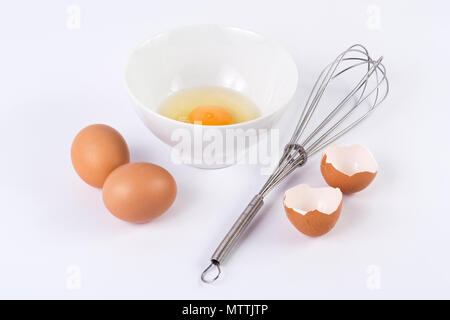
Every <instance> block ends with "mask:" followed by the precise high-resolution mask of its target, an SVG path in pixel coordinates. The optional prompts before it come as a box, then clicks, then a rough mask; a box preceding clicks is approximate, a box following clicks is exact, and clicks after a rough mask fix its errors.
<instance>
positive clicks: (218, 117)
mask: <svg viewBox="0 0 450 320" xmlns="http://www.w3.org/2000/svg"><path fill="white" fill-rule="evenodd" d="M125 78H126V84H127V87H128V91H129V94H130V96H131V98H132V100H133V102H134V107H135V110H136V111H137V113H138V115H139V117H140V118H141V120H142V121H143V122H144V124H145V125H146V126H147V128H148V129H149V130H150V131H151V132H153V134H154V135H155V136H157V137H158V138H159V139H160V140H161V141H163V142H164V143H166V144H168V145H169V146H172V147H174V148H177V147H178V146H179V145H180V140H181V139H187V137H186V136H189V138H190V139H191V141H190V142H191V144H192V145H193V144H194V139H195V138H196V137H198V131H199V130H200V129H201V130H202V134H204V135H207V136H209V137H211V136H213V137H214V138H215V139H225V137H226V134H227V130H228V132H229V131H230V130H243V131H244V132H246V131H247V130H249V129H252V130H256V131H257V130H258V129H271V128H272V127H273V125H274V123H275V122H276V121H277V120H278V119H279V117H280V116H281V114H282V113H283V111H284V110H285V107H286V106H287V104H288V103H289V102H290V100H291V99H292V97H293V95H294V93H295V91H296V89H297V81H298V71H297V66H296V64H295V62H294V60H293V58H292V57H291V55H290V54H289V53H288V52H287V51H286V50H284V49H283V48H282V47H280V46H279V45H278V44H276V43H274V42H273V41H270V40H268V39H266V38H264V37H263V36H261V35H259V34H257V33H255V32H252V31H248V30H243V29H239V28H234V27H226V26H218V25H194V26H188V27H182V28H178V29H175V30H172V31H169V32H166V33H162V34H159V35H157V36H155V37H153V38H151V39H150V40H147V41H145V42H144V43H143V44H141V45H140V46H139V47H137V48H136V49H135V51H134V52H133V53H132V54H131V56H130V58H129V61H128V65H127V68H126V74H125ZM208 131H210V132H209V133H208ZM196 132H197V135H196ZM241 132H242V131H241ZM205 140H208V139H207V138H206V139H205ZM221 144H222V145H223V146H226V147H224V148H223V149H221V150H217V149H216V150H215V152H214V153H213V159H209V160H208V161H204V160H202V159H198V158H195V156H194V154H193V152H192V153H191V154H189V152H188V153H185V154H183V155H181V156H180V158H181V159H182V162H183V163H187V164H191V165H194V166H196V167H201V168H220V167H225V166H228V165H230V164H233V163H230V162H229V161H227V160H225V159H228V158H227V156H228V155H229V154H230V149H229V146H228V144H227V142H226V141H222V142H221ZM197 147H198V145H197ZM248 147H250V144H246V145H245V147H244V148H243V150H237V152H236V159H237V158H238V153H239V152H245V150H246V149H248ZM209 148H210V147H209ZM206 149H208V143H203V144H202V145H201V146H200V150H201V153H202V155H203V154H204V152H206ZM233 150H234V147H233Z"/></svg>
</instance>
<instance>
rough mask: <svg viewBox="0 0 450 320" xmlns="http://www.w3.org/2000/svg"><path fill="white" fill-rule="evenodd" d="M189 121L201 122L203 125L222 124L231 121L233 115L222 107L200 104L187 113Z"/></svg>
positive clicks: (230, 122)
mask: <svg viewBox="0 0 450 320" xmlns="http://www.w3.org/2000/svg"><path fill="white" fill-rule="evenodd" d="M188 119H189V122H190V123H201V124H202V125H204V126H223V125H227V124H232V123H233V117H232V115H231V113H229V112H228V111H227V110H225V109H224V108H221V107H218V106H200V107H197V108H195V109H194V110H192V111H191V113H189V116H188Z"/></svg>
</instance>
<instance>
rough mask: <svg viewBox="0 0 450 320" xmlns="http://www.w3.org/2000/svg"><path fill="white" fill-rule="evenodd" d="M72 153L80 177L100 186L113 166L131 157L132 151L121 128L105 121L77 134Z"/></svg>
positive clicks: (95, 185)
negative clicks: (106, 123)
mask: <svg viewBox="0 0 450 320" xmlns="http://www.w3.org/2000/svg"><path fill="white" fill-rule="evenodd" d="M71 157H72V164H73V167H74V169H75V171H76V172H77V173H78V175H79V176H80V178H81V179H83V180H84V181H85V182H86V183H87V184H89V185H91V186H93V187H96V188H101V187H102V186H103V184H104V182H105V180H106V177H108V175H109V174H110V173H111V172H112V171H113V170H114V169H116V168H117V167H119V166H121V165H123V164H125V163H128V162H129V161H130V152H129V151H128V146H127V143H126V142H125V140H124V138H123V137H122V136H121V135H120V133H119V132H117V131H116V130H114V129H113V128H111V127H109V126H107V125H104V124H94V125H91V126H88V127H86V128H84V129H83V130H81V131H80V132H79V133H78V134H77V136H76V137H75V139H74V140H73V143H72V148H71Z"/></svg>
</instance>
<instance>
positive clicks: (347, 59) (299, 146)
mask: <svg viewBox="0 0 450 320" xmlns="http://www.w3.org/2000/svg"><path fill="white" fill-rule="evenodd" d="M382 59H383V57H380V58H379V59H378V60H373V59H372V58H371V57H370V55H369V52H368V51H367V49H366V48H365V47H364V46H362V45H359V44H357V45H353V46H351V47H350V48H348V49H347V50H345V51H344V52H342V53H341V54H340V55H338V56H337V58H336V59H335V60H334V61H333V62H332V63H331V64H329V65H328V66H327V67H325V69H324V70H323V71H322V72H321V74H320V76H319V78H318V79H317V81H316V83H315V84H314V87H313V89H312V91H311V94H310V95H309V97H308V101H307V102H306V105H305V108H304V109H303V111H302V114H301V116H300V121H299V122H298V124H297V127H296V128H295V130H294V133H293V134H292V137H291V140H290V141H289V143H288V144H287V145H286V147H285V148H284V152H283V155H282V157H281V159H280V161H279V164H278V166H277V167H276V169H275V170H274V172H273V173H272V174H271V175H270V177H269V178H268V180H267V182H266V183H265V184H264V185H263V187H262V188H261V190H260V191H259V192H258V194H257V195H255V196H254V197H253V199H252V200H251V201H250V203H249V204H248V206H247V207H246V208H245V210H244V211H243V212H242V214H241V215H240V216H239V218H238V219H237V220H236V222H235V223H234V224H233V226H232V227H231V229H230V231H229V232H228V233H227V235H226V236H225V238H224V239H223V240H222V242H221V243H220V244H219V246H218V247H217V249H216V251H214V253H213V255H212V256H211V264H210V265H209V266H208V267H207V268H206V269H205V270H204V271H203V273H202V276H201V279H202V281H203V282H207V283H210V282H213V281H215V280H216V279H217V278H218V277H219V275H220V272H221V270H220V264H221V263H222V262H223V261H224V259H225V257H226V256H227V255H228V253H229V252H230V250H231V249H232V248H233V247H234V245H235V244H236V242H237V240H238V238H239V236H240V235H241V234H242V233H243V232H244V231H245V229H246V227H247V226H248V225H249V223H250V222H251V221H252V219H253V218H254V217H255V215H256V213H257V212H258V211H259V209H260V208H261V207H262V205H263V203H264V201H263V200H264V197H265V196H266V195H267V194H268V193H269V192H270V191H271V190H273V189H274V188H275V187H276V186H277V185H278V184H279V183H280V182H281V181H282V180H283V179H284V178H286V177H287V176H288V175H289V174H290V173H291V172H293V171H294V170H295V169H296V168H298V167H301V166H303V165H304V164H305V163H306V161H307V159H308V157H310V156H312V155H314V154H315V153H317V152H318V151H320V150H321V149H323V148H324V147H326V146H327V145H329V144H330V143H332V142H333V141H335V140H336V139H338V138H339V137H341V136H342V135H343V134H345V133H346V132H348V131H349V130H350V129H352V128H354V127H355V126H356V125H357V124H359V123H360V122H361V121H362V120H364V119H365V118H366V117H367V116H368V115H369V114H371V113H372V112H373V111H374V110H375V108H376V107H377V106H378V105H380V103H381V102H383V100H384V99H385V98H386V96H387V94H388V92H389V83H388V80H387V78H386V69H385V67H384V65H383V64H382V63H381V61H382ZM357 69H358V70H359V69H362V70H363V72H362V73H361V74H360V75H359V76H358V78H357V79H358V80H357V81H358V82H357V84H356V86H354V87H352V88H351V90H350V91H349V92H348V93H347V94H346V95H345V96H344V98H343V99H342V100H341V101H340V102H339V103H338V104H337V105H336V106H333V107H332V109H331V111H330V112H329V113H328V115H326V116H325V117H324V118H323V120H321V122H320V123H319V124H318V125H317V127H316V128H314V129H312V130H311V132H310V133H309V134H305V129H306V128H307V126H308V123H310V121H311V118H312V115H313V114H314V112H315V111H316V109H317V107H318V105H319V102H320V101H321V99H322V97H323V95H324V93H325V90H326V89H327V88H328V87H329V85H330V84H331V83H332V82H333V80H335V79H337V78H339V77H340V76H342V75H343V74H344V73H347V72H349V71H350V70H353V71H355V70H357ZM329 110H330V109H329ZM338 128H339V129H338ZM303 135H305V136H306V137H305V138H302V136H303ZM214 268H215V269H216V270H215V271H216V273H215V274H214V275H213V276H212V277H208V276H207V275H208V274H209V273H210V272H213V269H214Z"/></svg>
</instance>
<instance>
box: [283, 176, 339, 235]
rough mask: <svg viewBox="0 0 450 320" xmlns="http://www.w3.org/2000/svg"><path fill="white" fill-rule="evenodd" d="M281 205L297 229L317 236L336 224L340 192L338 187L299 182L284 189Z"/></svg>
mask: <svg viewBox="0 0 450 320" xmlns="http://www.w3.org/2000/svg"><path fill="white" fill-rule="evenodd" d="M283 206H284V209H285V211H286V215H287V217H288V219H289V220H290V221H291V223H292V224H293V225H294V227H295V228H297V230H298V231H300V232H302V233H303V234H305V235H307V236H310V237H318V236H322V235H324V234H326V233H328V232H329V231H330V230H331V229H333V227H334V226H335V225H336V222H337V220H338V218H339V216H340V214H341V209H342V192H341V191H340V190H339V189H338V188H331V187H324V188H311V187H309V186H308V185H306V184H300V185H298V186H295V187H293V188H291V189H289V190H288V191H286V193H285V195H284V198H283Z"/></svg>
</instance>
